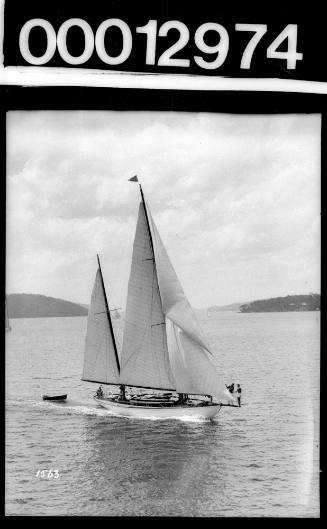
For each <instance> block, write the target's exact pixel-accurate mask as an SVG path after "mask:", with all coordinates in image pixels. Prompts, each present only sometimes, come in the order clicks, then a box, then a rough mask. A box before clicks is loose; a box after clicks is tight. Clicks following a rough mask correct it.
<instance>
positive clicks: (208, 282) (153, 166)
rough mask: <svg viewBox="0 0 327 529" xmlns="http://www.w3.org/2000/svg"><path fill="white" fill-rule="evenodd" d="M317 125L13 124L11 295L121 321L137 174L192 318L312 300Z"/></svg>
mask: <svg viewBox="0 0 327 529" xmlns="http://www.w3.org/2000/svg"><path fill="white" fill-rule="evenodd" d="M320 135H321V118H320V115H318V114H311V115H310V114H307V115H306V114H303V115H300V114H299V115H295V114H286V115H231V114H221V113H191V112H183V113H182V112H129V111H128V112H121V111H119V112H118V111H117V112H115V111H100V112H99V111H12V112H8V114H7V181H6V183H7V197H6V207H7V212H6V222H7V227H6V291H7V293H8V294H11V293H22V292H24V293H32V294H42V295H45V296H52V297H56V298H62V299H65V300H69V301H73V302H78V303H89V302H90V296H91V291H92V286H93V282H94V277H95V273H96V269H97V261H96V254H97V253H98V254H99V256H100V259H101V265H102V270H103V276H104V281H105V285H106V289H107V294H108V298H109V303H110V304H111V306H115V307H120V308H123V309H124V307H125V303H126V295H127V284H128V277H129V271H130V265H131V255H132V245H133V239H134V233H135V227H136V219H137V211H138V206H139V201H140V195H139V188H138V185H137V184H135V183H132V182H129V181H128V179H129V178H130V177H132V176H133V175H135V174H137V175H138V176H139V180H140V182H141V183H142V187H143V190H144V194H145V198H146V200H147V202H148V205H149V207H150V210H151V213H152V216H153V218H154V220H155V222H156V224H157V227H158V229H159V232H160V234H161V238H162V240H163V242H164V244H165V246H166V249H167V251H168V254H169V256H170V258H171V261H172V263H173V266H174V268H175V270H176V272H177V275H178V277H179V279H180V281H181V283H182V285H183V288H184V291H185V293H186V295H187V297H188V299H189V301H190V303H191V305H193V306H194V307H196V308H204V307H208V306H212V305H226V304H229V303H234V302H247V301H252V300H256V299H265V298H270V297H277V296H285V295H288V294H308V293H310V292H320V177H321V167H320V155H321V154H320V149H321V145H320Z"/></svg>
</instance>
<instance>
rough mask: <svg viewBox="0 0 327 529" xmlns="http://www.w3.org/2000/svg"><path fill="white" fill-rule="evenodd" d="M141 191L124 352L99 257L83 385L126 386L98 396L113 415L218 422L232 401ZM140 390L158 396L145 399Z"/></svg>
mask: <svg viewBox="0 0 327 529" xmlns="http://www.w3.org/2000/svg"><path fill="white" fill-rule="evenodd" d="M132 180H133V181H138V180H137V177H133V179H132ZM140 192H141V202H140V206H139V212H138V220H137V227H136V233H135V239H134V246H133V256H132V265H131V271H130V278H129V284H128V294H127V305H126V313H125V321H124V333H123V344H122V351H121V352H120V351H118V346H117V340H116V337H115V332H114V328H113V324H112V319H111V314H110V312H111V311H110V308H109V304H108V300H107V296H106V291H105V286H104V281H103V276H102V271H101V265H100V261H99V257H98V270H97V273H96V277H95V283H94V287H93V291H92V297H91V304H90V308H89V314H88V323H87V334H86V341H85V356H84V368H83V376H82V380H84V381H88V382H96V383H100V384H108V385H115V386H117V385H118V386H119V387H120V393H119V394H113V393H111V394H109V395H107V396H104V394H103V392H102V391H101V392H99V391H98V393H97V394H96V395H95V396H94V398H95V400H96V402H97V403H98V404H100V405H101V406H102V407H104V408H106V409H107V410H109V411H110V412H111V413H112V414H119V415H123V416H127V417H140V418H145V417H157V418H168V417H184V416H189V417H205V418H209V417H213V416H214V415H216V414H217V413H218V411H219V410H220V408H221V406H222V405H223V401H225V402H226V400H227V401H233V397H232V395H231V394H230V393H229V391H228V390H226V386H225V384H224V383H223V381H222V379H221V377H220V376H219V375H218V373H217V371H216V367H215V364H214V362H213V356H212V352H211V351H210V348H209V346H208V345H207V343H206V340H205V337H204V335H203V333H202V330H201V328H200V326H199V324H198V322H197V319H196V317H195V314H194V312H193V310H192V308H191V306H190V304H189V302H188V300H187V298H186V296H185V294H184V291H183V289H182V286H181V284H180V282H179V280H178V278H177V275H176V272H175V270H174V268H173V266H172V264H171V261H170V259H169V257H168V254H167V252H166V249H165V247H164V245H163V243H162V240H161V238H160V235H159V233H158V230H157V227H156V225H155V223H154V220H153V218H152V216H151V213H150V210H149V207H148V205H147V204H146V202H145V200H144V195H143V191H142V187H141V185H140ZM113 310H114V309H113ZM140 388H143V390H151V393H150V392H149V391H148V392H147V393H141V389H140ZM225 405H226V404H225Z"/></svg>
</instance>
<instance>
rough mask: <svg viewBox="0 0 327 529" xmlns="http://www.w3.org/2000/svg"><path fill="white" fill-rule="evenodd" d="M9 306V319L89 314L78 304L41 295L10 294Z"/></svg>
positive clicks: (8, 297)
mask: <svg viewBox="0 0 327 529" xmlns="http://www.w3.org/2000/svg"><path fill="white" fill-rule="evenodd" d="M7 306H8V314H9V319H10V318H52V317H53V318H55V317H66V316H67V317H71V316H87V313H88V310H87V308H86V307H83V306H82V305H79V304H77V303H72V302H71V301H65V300H63V299H57V298H51V297H47V296H41V295H39V294H9V295H7Z"/></svg>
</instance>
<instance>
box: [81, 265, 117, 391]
mask: <svg viewBox="0 0 327 529" xmlns="http://www.w3.org/2000/svg"><path fill="white" fill-rule="evenodd" d="M109 318H110V314H109V310H108V305H107V302H106V294H105V291H104V286H103V281H102V277H101V270H100V268H99V269H98V271H97V273H96V277H95V282H94V287H93V291H92V297H91V305H90V308H89V314H88V320H87V333H86V342H85V354H84V367H83V376H82V380H86V381H90V382H99V383H104V384H110V383H111V384H118V383H119V366H118V363H117V350H116V346H115V343H114V336H113V333H112V327H111V325H110V319H109Z"/></svg>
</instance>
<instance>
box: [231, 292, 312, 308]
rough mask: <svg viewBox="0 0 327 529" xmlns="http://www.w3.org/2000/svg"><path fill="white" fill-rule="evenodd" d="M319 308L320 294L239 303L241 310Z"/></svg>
mask: <svg viewBox="0 0 327 529" xmlns="http://www.w3.org/2000/svg"><path fill="white" fill-rule="evenodd" d="M308 310H320V294H308V295H306V294H302V295H297V296H285V297H280V298H271V299H260V300H257V301H252V302H251V303H245V304H244V305H241V307H240V311H241V312H299V311H308Z"/></svg>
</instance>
